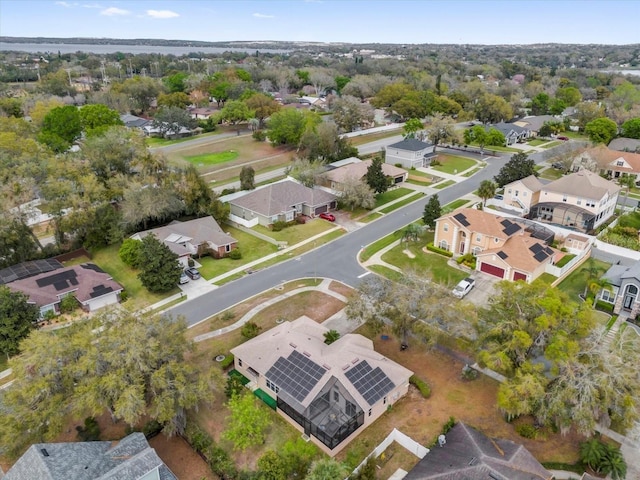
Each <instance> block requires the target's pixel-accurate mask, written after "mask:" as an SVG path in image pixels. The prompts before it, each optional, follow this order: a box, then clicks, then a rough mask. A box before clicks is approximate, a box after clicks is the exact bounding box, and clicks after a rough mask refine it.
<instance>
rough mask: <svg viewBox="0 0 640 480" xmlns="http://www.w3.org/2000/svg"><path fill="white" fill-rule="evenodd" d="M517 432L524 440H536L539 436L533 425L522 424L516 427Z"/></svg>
mask: <svg viewBox="0 0 640 480" xmlns="http://www.w3.org/2000/svg"><path fill="white" fill-rule="evenodd" d="M516 432H518V435H520V436H521V437H524V438H529V439H534V438H536V437H537V436H538V430H537V429H536V427H534V426H533V425H529V424H528V423H521V424H520V425H516Z"/></svg>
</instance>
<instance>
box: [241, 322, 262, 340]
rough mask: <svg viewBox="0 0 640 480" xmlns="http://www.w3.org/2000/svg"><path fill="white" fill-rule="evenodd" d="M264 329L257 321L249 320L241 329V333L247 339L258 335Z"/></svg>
mask: <svg viewBox="0 0 640 480" xmlns="http://www.w3.org/2000/svg"><path fill="white" fill-rule="evenodd" d="M260 330H262V327H259V326H258V324H257V323H255V322H247V323H245V324H244V325H243V326H242V328H241V329H240V334H241V335H242V336H243V337H244V338H246V339H247V340H249V339H251V338H254V337H257V336H258V334H259V333H260Z"/></svg>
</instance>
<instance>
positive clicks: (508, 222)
mask: <svg viewBox="0 0 640 480" xmlns="http://www.w3.org/2000/svg"><path fill="white" fill-rule="evenodd" d="M510 224H511V222H510V221H509V220H507V219H506V218H505V219H504V220H502V221H501V222H500V225H502V226H503V227H508V226H509V225H510Z"/></svg>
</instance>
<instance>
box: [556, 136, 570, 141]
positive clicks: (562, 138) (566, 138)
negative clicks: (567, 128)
mask: <svg viewBox="0 0 640 480" xmlns="http://www.w3.org/2000/svg"><path fill="white" fill-rule="evenodd" d="M558 140H562V141H563V142H567V141H569V137H558Z"/></svg>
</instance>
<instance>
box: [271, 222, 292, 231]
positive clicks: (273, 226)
mask: <svg viewBox="0 0 640 480" xmlns="http://www.w3.org/2000/svg"><path fill="white" fill-rule="evenodd" d="M288 226H289V224H288V223H287V222H284V221H282V220H278V221H276V222H273V223H272V224H271V230H273V231H274V232H279V231H281V230H283V229H285V228H287V227H288Z"/></svg>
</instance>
